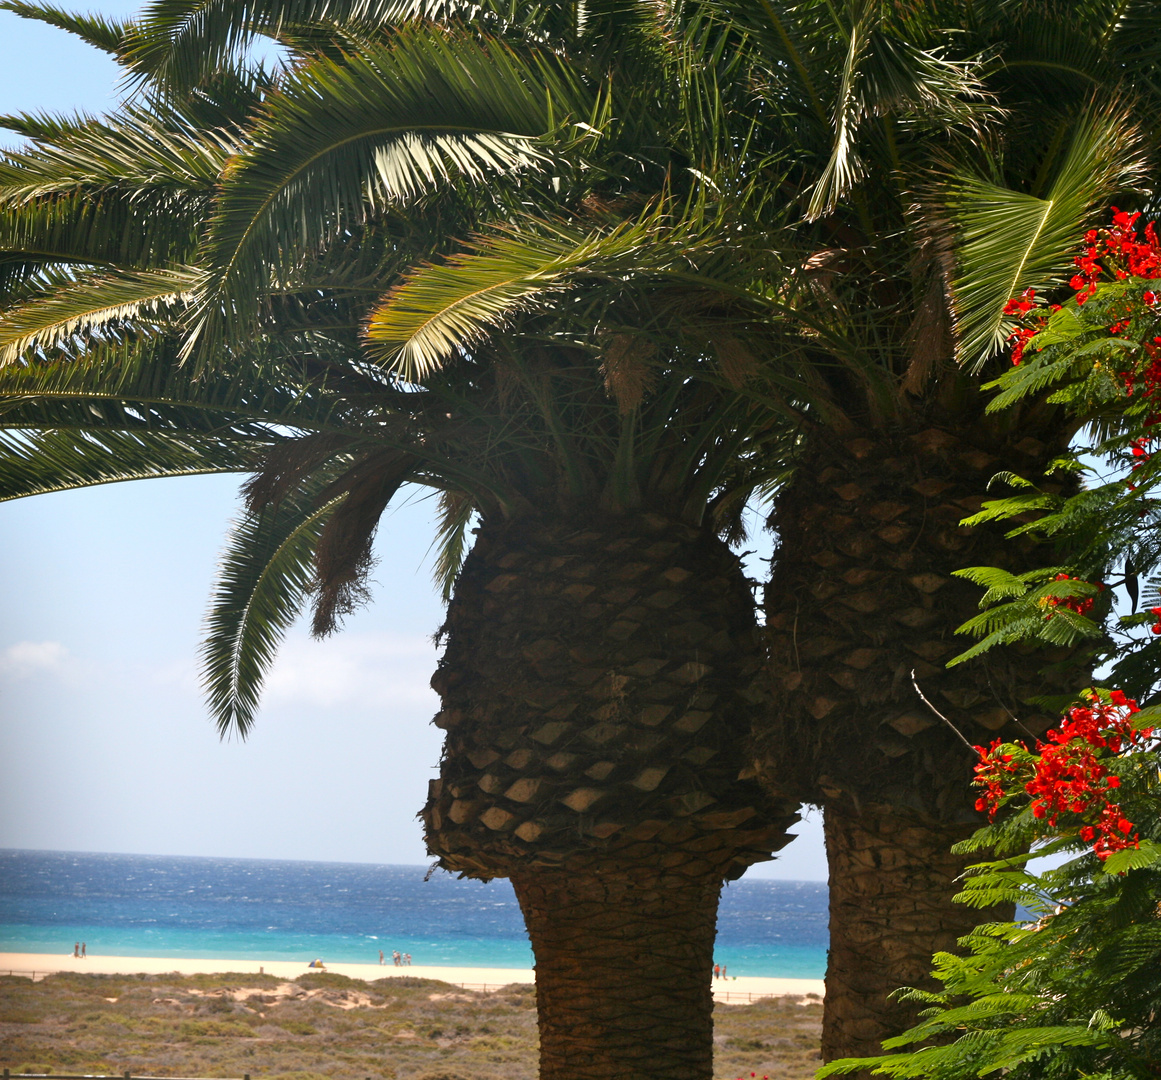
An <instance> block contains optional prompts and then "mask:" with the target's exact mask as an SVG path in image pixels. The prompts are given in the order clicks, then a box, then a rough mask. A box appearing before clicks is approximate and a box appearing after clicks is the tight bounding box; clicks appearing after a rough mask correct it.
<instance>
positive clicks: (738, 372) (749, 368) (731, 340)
mask: <svg viewBox="0 0 1161 1080" xmlns="http://www.w3.org/2000/svg"><path fill="white" fill-rule="evenodd" d="M713 347H714V353H715V355H716V356H717V358H718V367H719V368H721V372H722V378H723V379H725V380H726V382H728V383H729V384H730V386H732V387H733V388H734V389H735V390H737V389H738V388H739V387H742V386H745V384H746V383H747V382H749V381H750V380H751V379H752V378H754V376H755V375H757V374H758V371H759V363H758V358H757V357H756V356H755V355H754V354H753V353H752V352H750V350H749V349H748V348H746V346H745V344H744V343H743V342H741V341H739V340H738V339H737V338H736V337H734V336H733V334H726V335H725V336H723V337H719V338H714V341H713Z"/></svg>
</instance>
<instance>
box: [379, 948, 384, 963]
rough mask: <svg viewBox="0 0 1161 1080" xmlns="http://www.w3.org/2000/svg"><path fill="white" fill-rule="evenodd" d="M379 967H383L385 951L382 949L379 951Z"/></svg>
mask: <svg viewBox="0 0 1161 1080" xmlns="http://www.w3.org/2000/svg"><path fill="white" fill-rule="evenodd" d="M379 966H380V967H382V966H383V950H382V949H380V950H379Z"/></svg>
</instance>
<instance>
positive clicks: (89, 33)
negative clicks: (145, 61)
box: [0, 0, 133, 56]
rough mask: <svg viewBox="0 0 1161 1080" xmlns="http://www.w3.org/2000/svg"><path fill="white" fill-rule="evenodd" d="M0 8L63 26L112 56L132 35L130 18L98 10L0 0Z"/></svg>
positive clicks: (121, 48)
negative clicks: (82, 12)
mask: <svg viewBox="0 0 1161 1080" xmlns="http://www.w3.org/2000/svg"><path fill="white" fill-rule="evenodd" d="M0 10H3V11H11V12H12V13H13V14H14V15H19V16H20V17H21V18H22V19H35V20H36V21H38V22H43V23H47V24H48V25H49V26H56V27H58V28H60V29H61V30H67V31H68V32H69V33H70V34H76V35H77V37H79V38H80V39H81V40H82V41H84V42H86V43H87V44H89V45H92V46H93V47H94V48H96V49H100V50H101V51H102V52H107V53H110V54H111V55H113V56H119V55H120V54H121V53H122V52H123V51H124V50H125V48H126V45H127V44H128V42H129V41H130V40H131V39H132V37H133V24H132V23H130V22H115V21H113V20H111V19H106V18H105V17H104V16H103V15H99V14H88V15H79V14H76V13H75V12H71V11H65V10H64V9H63V8H58V7H54V6H53V5H52V4H29V3H25V2H24V0H0Z"/></svg>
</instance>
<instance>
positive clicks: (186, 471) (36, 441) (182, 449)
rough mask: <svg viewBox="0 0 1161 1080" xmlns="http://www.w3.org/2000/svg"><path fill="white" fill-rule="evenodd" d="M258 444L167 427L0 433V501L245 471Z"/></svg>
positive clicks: (250, 465)
mask: <svg viewBox="0 0 1161 1080" xmlns="http://www.w3.org/2000/svg"><path fill="white" fill-rule="evenodd" d="M258 449H259V448H255V447H253V446H251V445H250V444H249V443H248V442H246V441H244V440H230V439H221V438H213V439H198V438H197V437H196V436H193V435H190V436H186V437H182V436H174V435H173V434H172V433H171V432H156V431H133V432H126V431H116V430H104V431H102V430H89V431H85V432H77V431H73V430H69V429H56V430H52V431H23V430H19V429H17V430H12V431H4V432H0V501H5V500H8V499H19V498H23V497H24V496H26V495H43V494H45V493H46V492H50V491H68V490H71V489H73V488H83V487H93V486H95V485H98V484H113V483H120V482H122V481H126V480H150V479H156V478H160V477H167V476H201V475H204V474H207V473H230V472H244V471H246V470H248V469H252V468H253V467H254V464H255V462H256V461H257V460H258Z"/></svg>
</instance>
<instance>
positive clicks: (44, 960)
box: [0, 953, 823, 1002]
mask: <svg viewBox="0 0 1161 1080" xmlns="http://www.w3.org/2000/svg"><path fill="white" fill-rule="evenodd" d="M322 959H323V962H324V963H326V970H327V971H333V972H334V973H335V974H337V975H346V976H348V977H350V978H352V979H367V980H374V979H383V978H392V977H396V976H405V975H413V976H417V977H419V978H423V979H440V980H442V981H443V982H448V983H453V984H456V985H460V986H465V987H467V988H468V989H470V990H483V989H488V990H495V989H496V988H498V987H501V986H505V985H507V984H508V983H532V982H535V981H536V975H535V973H534V972H533V971H532V969H531V968H480V967H433V966H430V965H424V964H416V965H414V966H413V967H400V968H397V967H395V966H394V965H393V964H391V963H387V964H385V965H384V966H382V967H380V966H379V965H378V964H331V963H327V962H326V957H325V956H324V957H323V958H322ZM307 963H309V961H306V960H303V961H301V962H296V961H292V960H265V961H259V960H216V959H213V958H210V957H198V958H190V957H181V958H174V957H157V956H99V955H98V956H89V957H87V958H85V959H84V960H78V959H75V958H74V957H73V955H72V954H71V953H64V954H54V953H0V975H6V974H8V973H9V972H12V974H14V975H33V974H35V976H36V977H38V978H39V977H41V976H44V975H48V974H52V973H53V972H57V971H88V972H92V973H95V974H98V975H136V974H138V973H144V974H147V975H161V974H164V973H166V972H169V971H176V972H178V973H180V974H182V975H201V974H211V975H212V974H216V973H219V972H224V971H237V972H240V973H243V974H250V975H257V974H258V973H259V971H260V970H261V971H264V972H265V973H266V974H267V975H276V976H277V977H278V978H280V979H296V978H298V976H299V975H308V974H310V972H311V971H313V970H314V969H313V968H308V967H307ZM807 994H815V995H817V996H818V997H820V998H821V997H822V994H823V983H822V979H771V978H762V977H759V976H752V975H739V976H738V977H737V978H734V977H733V976H731V977H730V978H729V979H715V980H714V996H715V997H716V998H718V999H719V1000H723V1001H729V1002H737V1001H742V1002H745V1001H747V1000H749V999H750V998H751V997H753V998H757V997H771V996H782V995H788V996H793V997H805V995H807Z"/></svg>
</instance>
